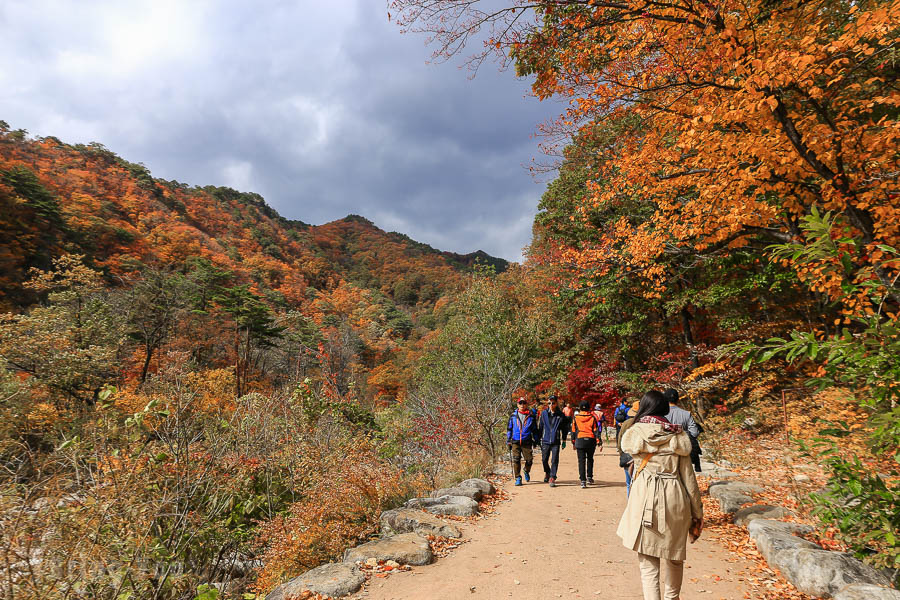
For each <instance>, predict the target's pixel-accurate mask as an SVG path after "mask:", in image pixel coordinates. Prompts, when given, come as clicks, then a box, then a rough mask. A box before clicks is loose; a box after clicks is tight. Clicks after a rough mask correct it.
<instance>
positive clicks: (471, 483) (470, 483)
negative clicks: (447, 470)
mask: <svg viewBox="0 0 900 600" xmlns="http://www.w3.org/2000/svg"><path fill="white" fill-rule="evenodd" d="M456 487H470V488H472V487H473V488H476V489H477V490H479V491H480V492H481V493H482V494H485V495H487V494H493V493H494V492H496V491H497V490H495V489H494V484H493V483H491V482H490V481H488V480H487V479H464V480H463V481H460V482H459V483H457V484H456Z"/></svg>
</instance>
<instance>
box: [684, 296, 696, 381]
mask: <svg viewBox="0 0 900 600" xmlns="http://www.w3.org/2000/svg"><path fill="white" fill-rule="evenodd" d="M692 318H693V317H691V313H690V311H688V308H687V306H683V307H681V327H682V329H684V343H685V344H687V347H688V350H689V351H690V353H691V366H692V367H694V368H695V369H696V368H697V367H699V366H700V358H699V357H698V356H697V349H696V348H695V347H694V334H693V333H692V332H691V319H692Z"/></svg>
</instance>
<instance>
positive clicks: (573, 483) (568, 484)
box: [556, 479, 625, 489]
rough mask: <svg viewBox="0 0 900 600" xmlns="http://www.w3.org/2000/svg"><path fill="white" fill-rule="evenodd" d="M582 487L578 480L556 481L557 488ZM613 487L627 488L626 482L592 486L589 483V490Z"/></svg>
mask: <svg viewBox="0 0 900 600" xmlns="http://www.w3.org/2000/svg"><path fill="white" fill-rule="evenodd" d="M580 486H581V482H580V481H579V480H577V479H571V480H560V479H557V480H556V487H580ZM611 487H616V488H623V487H625V482H624V481H595V482H594V483H592V484H590V483H589V484H588V486H587V489H592V488H611Z"/></svg>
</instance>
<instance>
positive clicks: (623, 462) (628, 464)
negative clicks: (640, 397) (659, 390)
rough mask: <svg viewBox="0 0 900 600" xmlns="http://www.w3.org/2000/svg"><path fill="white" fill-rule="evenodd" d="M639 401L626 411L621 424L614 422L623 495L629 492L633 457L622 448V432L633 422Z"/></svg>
mask: <svg viewBox="0 0 900 600" xmlns="http://www.w3.org/2000/svg"><path fill="white" fill-rule="evenodd" d="M640 404H641V403H640V402H635V403H634V404H633V405H632V406H631V407H629V409H628V411H627V412H626V415H625V416H626V419H625V421H623V422H622V423H621V424H618V423H617V424H616V450H618V451H619V466H620V467H622V468H623V469H624V470H625V495H626V496H628V495H630V494H631V472H632V470H633V469H634V458H632V456H631V455H630V454H628V453H627V452H625V451H623V450H622V434H624V433H625V432H626V431H627V430H628V428H629V427H631V426H632V425H633V424H634V417H635V416H637V411H638V407H639V406H640Z"/></svg>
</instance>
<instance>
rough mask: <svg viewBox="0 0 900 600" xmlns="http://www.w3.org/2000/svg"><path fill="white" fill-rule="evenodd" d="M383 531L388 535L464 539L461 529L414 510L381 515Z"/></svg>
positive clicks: (387, 512)
mask: <svg viewBox="0 0 900 600" xmlns="http://www.w3.org/2000/svg"><path fill="white" fill-rule="evenodd" d="M381 531H382V533H385V534H387V535H396V534H398V533H418V534H419V535H424V536H428V535H436V536H439V537H448V538H458V537H462V534H461V533H460V532H459V529H457V528H456V527H454V526H453V525H451V524H450V523H447V522H446V521H442V520H440V519H439V518H437V517H436V516H434V515H433V514H431V513H427V512H425V511H423V510H417V509H414V508H396V509H394V510H388V511H385V512H383V513H381Z"/></svg>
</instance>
